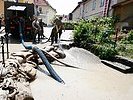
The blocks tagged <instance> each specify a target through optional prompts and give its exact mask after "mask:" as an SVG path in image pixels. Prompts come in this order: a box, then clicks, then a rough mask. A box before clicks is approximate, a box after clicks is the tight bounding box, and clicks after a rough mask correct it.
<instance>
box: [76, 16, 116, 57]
mask: <svg viewBox="0 0 133 100" xmlns="http://www.w3.org/2000/svg"><path fill="white" fill-rule="evenodd" d="M115 22H116V20H115V19H114V18H113V17H103V18H93V19H91V20H81V21H80V22H79V23H78V24H77V25H75V27H74V42H75V44H76V45H77V46H79V47H83V48H87V49H88V48H89V50H91V51H92V52H93V53H94V54H95V55H97V56H99V57H100V58H102V59H109V58H110V57H113V56H115V55H116V54H117V51H116V50H115V48H114V45H115V44H114V43H115V42H114V41H113V39H112V38H111V35H112V34H114V32H115V31H114V24H115ZM90 44H92V45H93V44H95V45H93V46H92V45H90ZM89 45H90V46H92V47H88V46H89Z"/></svg>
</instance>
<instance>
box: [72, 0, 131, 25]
mask: <svg viewBox="0 0 133 100" xmlns="http://www.w3.org/2000/svg"><path fill="white" fill-rule="evenodd" d="M132 9H133V0H82V1H81V2H79V3H78V5H77V7H76V8H75V9H74V10H73V11H72V20H73V21H79V20H81V19H85V20H86V19H91V18H92V17H103V16H118V17H119V18H120V21H121V22H124V23H126V25H127V23H128V24H129V25H132V23H133V22H132V21H133V11H132Z"/></svg>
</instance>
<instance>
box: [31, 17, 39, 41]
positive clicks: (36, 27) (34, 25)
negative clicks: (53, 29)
mask: <svg viewBox="0 0 133 100" xmlns="http://www.w3.org/2000/svg"><path fill="white" fill-rule="evenodd" d="M32 28H33V44H36V43H37V42H36V36H37V35H38V42H39V41H40V31H41V27H40V25H39V21H38V18H37V17H36V16H34V21H33V22H32Z"/></svg>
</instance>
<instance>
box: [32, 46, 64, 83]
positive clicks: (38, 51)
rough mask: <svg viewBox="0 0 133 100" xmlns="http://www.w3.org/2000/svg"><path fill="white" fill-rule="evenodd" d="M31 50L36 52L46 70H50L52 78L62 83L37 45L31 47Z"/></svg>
mask: <svg viewBox="0 0 133 100" xmlns="http://www.w3.org/2000/svg"><path fill="white" fill-rule="evenodd" d="M32 50H33V51H35V52H37V54H38V55H39V57H40V58H41V59H42V61H43V63H44V64H45V66H46V68H47V70H48V71H49V72H50V74H51V76H53V78H54V79H56V80H57V81H59V82H61V83H64V81H63V80H62V79H61V78H60V77H59V76H58V74H57V73H56V72H55V71H54V69H53V68H52V66H51V65H50V63H49V62H48V60H47V58H46V57H45V56H44V53H43V52H42V51H41V50H40V49H39V48H38V47H33V49H32Z"/></svg>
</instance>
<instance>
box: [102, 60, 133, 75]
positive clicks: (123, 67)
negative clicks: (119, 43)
mask: <svg viewBox="0 0 133 100" xmlns="http://www.w3.org/2000/svg"><path fill="white" fill-rule="evenodd" d="M101 62H102V63H104V64H105V65H107V66H109V67H111V68H114V69H116V70H118V71H120V72H123V73H129V72H130V73H131V72H133V71H132V67H130V66H126V65H124V64H121V63H118V62H112V61H107V60H101Z"/></svg>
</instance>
